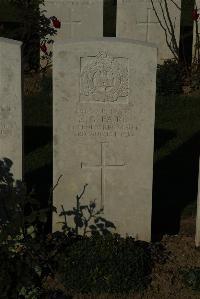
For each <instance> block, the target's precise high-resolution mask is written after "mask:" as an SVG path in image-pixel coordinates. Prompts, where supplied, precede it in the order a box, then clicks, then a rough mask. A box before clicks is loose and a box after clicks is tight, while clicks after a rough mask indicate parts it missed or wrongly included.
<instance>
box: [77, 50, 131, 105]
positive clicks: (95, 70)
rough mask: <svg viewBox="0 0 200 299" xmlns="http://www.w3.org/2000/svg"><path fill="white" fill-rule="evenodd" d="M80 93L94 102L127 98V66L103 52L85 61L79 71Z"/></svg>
mask: <svg viewBox="0 0 200 299" xmlns="http://www.w3.org/2000/svg"><path fill="white" fill-rule="evenodd" d="M80 92H81V94H82V95H84V96H89V97H92V99H93V100H94V101H100V102H115V101H117V100H118V99H119V97H127V96H128V66H127V64H125V65H124V64H123V61H122V60H121V59H120V58H117V57H116V58H115V57H111V56H110V55H108V53H107V52H105V51H100V52H99V53H98V54H97V56H95V57H92V58H91V59H89V61H87V63H86V65H85V66H84V67H83V68H82V70H81V86H80Z"/></svg>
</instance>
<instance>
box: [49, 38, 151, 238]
mask: <svg viewBox="0 0 200 299" xmlns="http://www.w3.org/2000/svg"><path fill="white" fill-rule="evenodd" d="M156 66H157V48H156V47H155V46H154V45H151V44H146V43H142V42H135V41H132V40H126V39H117V38H104V39H98V40H90V41H77V42H67V43H57V44H55V46H54V60H53V84H54V95H53V96H54V104H53V110H54V112H53V122H54V137H53V142H54V185H57V187H56V188H55V190H54V206H56V207H57V209H58V214H59V213H60V211H61V205H63V206H64V210H69V209H71V208H72V207H73V206H76V195H77V194H79V193H80V192H81V191H82V189H83V186H84V185H85V184H86V183H87V184H88V187H87V188H86V192H85V194H84V197H83V199H82V200H81V203H82V204H88V203H89V201H90V200H94V199H96V203H97V209H99V208H104V216H105V218H106V219H108V220H110V221H112V222H113V223H114V224H115V225H116V227H117V232H118V233H120V234H122V235H124V236H125V235H126V234H128V235H132V236H134V237H135V238H138V239H141V240H146V241H149V240H150V238H151V207H152V175H153V146H154V137H153V136H154V114H155V111H154V110H155V92H156ZM61 175H62V177H61V179H60V180H59V183H58V184H57V182H58V179H59V177H60V176H61ZM58 214H54V218H53V228H54V230H57V229H60V228H61V226H60V224H59V223H58V222H59V221H63V219H62V218H60V217H59V216H58Z"/></svg>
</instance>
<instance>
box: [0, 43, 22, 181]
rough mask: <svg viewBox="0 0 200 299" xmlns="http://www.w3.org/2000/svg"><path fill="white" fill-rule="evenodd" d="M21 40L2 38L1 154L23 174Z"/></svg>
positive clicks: (0, 75) (0, 88) (0, 59)
mask: <svg viewBox="0 0 200 299" xmlns="http://www.w3.org/2000/svg"><path fill="white" fill-rule="evenodd" d="M21 44H22V43H21V42H19V41H14V40H10V39H6V38H0V158H1V159H2V158H9V159H10V160H11V161H12V162H13V167H12V169H11V171H12V173H13V174H14V178H15V179H21V178H22V85H21Z"/></svg>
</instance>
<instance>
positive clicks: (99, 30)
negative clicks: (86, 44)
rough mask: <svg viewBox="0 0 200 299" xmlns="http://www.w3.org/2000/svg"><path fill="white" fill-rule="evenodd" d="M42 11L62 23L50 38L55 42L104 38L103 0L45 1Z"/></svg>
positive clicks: (50, 48) (49, 49) (49, 48)
mask: <svg viewBox="0 0 200 299" xmlns="http://www.w3.org/2000/svg"><path fill="white" fill-rule="evenodd" d="M40 9H41V10H44V9H45V10H46V11H47V12H46V13H45V15H46V16H47V17H48V18H49V17H52V16H55V17H56V18H57V19H58V20H59V21H60V22H61V28H60V29H57V34H56V35H54V36H53V37H52V36H51V37H49V38H50V39H53V40H54V41H59V40H65V39H77V38H79V39H83V38H98V37H103V0H45V6H41V8H40ZM51 50H52V45H48V51H51ZM43 64H44V63H43Z"/></svg>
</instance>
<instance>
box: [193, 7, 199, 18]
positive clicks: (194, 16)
mask: <svg viewBox="0 0 200 299" xmlns="http://www.w3.org/2000/svg"><path fill="white" fill-rule="evenodd" d="M198 18H199V13H198V9H197V8H196V9H193V11H192V19H193V21H197V20H198Z"/></svg>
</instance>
